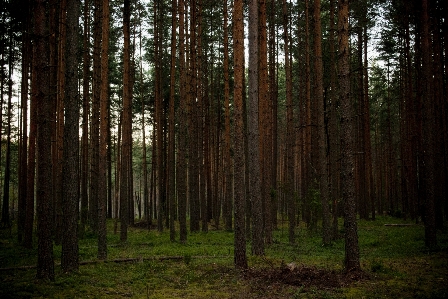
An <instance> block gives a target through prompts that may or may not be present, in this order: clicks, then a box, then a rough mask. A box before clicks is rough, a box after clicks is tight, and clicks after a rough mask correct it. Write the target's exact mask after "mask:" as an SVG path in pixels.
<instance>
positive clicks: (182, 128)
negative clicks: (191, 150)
mask: <svg viewBox="0 0 448 299" xmlns="http://www.w3.org/2000/svg"><path fill="white" fill-rule="evenodd" d="M184 6H185V2H184V0H179V2H178V11H179V73H180V86H179V96H180V105H179V109H178V113H179V116H178V118H179V133H178V134H177V137H178V144H179V145H178V146H179V151H178V164H177V172H178V174H177V177H176V179H177V189H178V202H179V209H178V211H179V239H180V242H181V243H183V244H184V243H186V242H187V159H186V152H187V151H188V148H187V146H188V144H187V143H188V141H187V136H188V127H187V114H186V112H187V111H186V110H187V101H186V83H187V79H186V67H185V23H184V20H185V15H184V14H185V9H184Z"/></svg>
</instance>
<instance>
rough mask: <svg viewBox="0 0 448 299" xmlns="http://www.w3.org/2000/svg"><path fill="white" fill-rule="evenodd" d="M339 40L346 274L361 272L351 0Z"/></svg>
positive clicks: (342, 12) (342, 10) (341, 16)
mask: <svg viewBox="0 0 448 299" xmlns="http://www.w3.org/2000/svg"><path fill="white" fill-rule="evenodd" d="M338 8H339V9H338V35H339V36H338V39H339V52H338V55H339V60H338V67H339V74H338V77H339V102H340V105H341V132H342V134H341V185H342V198H343V200H344V227H345V261H344V265H345V271H347V272H350V271H356V270H359V269H360V264H359V245H358V229H357V223H356V202H355V185H354V176H353V169H354V156H353V155H354V144H353V112H352V103H351V100H350V65H349V58H350V52H349V48H348V37H349V32H348V29H349V25H348V18H349V9H348V0H339V5H338Z"/></svg>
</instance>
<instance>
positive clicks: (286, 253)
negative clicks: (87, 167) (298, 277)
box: [0, 217, 448, 298]
mask: <svg viewBox="0 0 448 299" xmlns="http://www.w3.org/2000/svg"><path fill="white" fill-rule="evenodd" d="M341 220H342V219H341ZM389 223H394V224H404V223H408V222H406V221H405V220H403V219H396V218H392V217H379V218H378V219H377V221H374V222H373V221H364V220H361V221H359V242H360V250H361V252H360V253H361V264H362V268H363V270H364V271H365V272H366V274H367V276H368V277H369V278H368V279H366V280H361V281H359V282H356V283H350V284H347V285H344V286H343V287H342V288H339V289H327V288H325V289H323V288H319V287H304V286H300V285H297V286H292V285H287V284H283V283H279V282H277V283H275V284H272V283H271V282H269V281H265V282H261V283H262V284H263V285H266V286H267V287H268V286H269V287H268V288H266V289H258V288H257V287H254V286H253V283H254V281H253V280H251V279H249V278H248V277H247V275H244V276H242V274H241V273H240V272H238V271H236V270H235V269H234V266H233V233H230V232H226V231H214V230H210V231H209V232H208V233H194V234H190V235H189V238H188V243H187V244H181V243H179V242H171V241H170V239H169V232H168V231H167V232H164V233H158V232H156V231H149V232H148V231H147V230H142V229H137V228H131V229H130V231H129V234H128V237H129V238H128V242H127V243H126V244H121V243H120V241H119V235H114V234H112V233H110V234H109V235H108V245H109V246H108V262H100V261H97V260H96V252H97V248H96V245H97V239H96V236H94V235H92V234H87V235H86V238H85V239H82V240H80V242H79V247H80V260H81V261H92V262H94V263H90V264H85V265H81V266H80V270H79V272H78V273H76V274H73V275H65V274H63V273H61V271H60V266H58V265H57V266H56V281H55V282H39V281H36V280H35V269H16V270H0V278H1V279H0V297H1V298H17V297H45V298H61V297H64V298H69V297H70V298H75V297H79V298H81V297H82V298H85V297H93V298H123V297H130V298H179V297H182V298H210V297H213V298H272V296H274V294H275V296H276V298H360V297H362V296H364V297H365V298H384V297H387V298H445V297H446V296H447V288H446V286H445V284H444V283H443V280H444V279H446V277H448V270H447V269H448V253H447V249H448V234H446V233H444V234H442V233H441V234H439V236H438V239H439V241H440V243H439V244H440V247H441V251H439V252H428V251H427V249H426V248H425V246H424V227H423V226H422V225H411V226H402V227H400V226H384V224H389ZM279 227H280V229H279V230H277V231H275V232H274V242H273V244H271V245H269V246H267V248H266V255H265V256H263V257H255V256H252V257H249V265H250V267H251V268H252V269H281V268H282V267H284V265H287V264H289V263H292V262H294V263H295V264H297V265H304V266H307V267H313V266H314V267H317V268H319V269H327V270H329V271H336V273H340V272H341V271H342V267H343V259H344V242H343V239H339V240H336V241H334V242H333V244H332V245H330V246H325V247H324V246H322V239H321V235H320V232H319V231H310V230H308V229H307V228H306V227H305V226H304V224H303V223H301V225H300V227H299V234H298V239H297V242H296V244H295V245H291V244H289V241H288V235H287V234H286V233H285V232H284V231H285V228H287V222H285V223H279ZM108 228H109V232H112V231H113V229H112V228H113V222H112V221H109V222H108ZM14 235H15V231H14V230H13V234H12V236H10V235H9V233H6V232H5V231H0V268H7V267H17V266H25V265H34V264H35V263H36V256H37V252H36V250H26V249H24V248H22V247H21V246H19V244H17V242H16V241H15V239H16V238H14V237H15V236H14ZM248 246H250V244H249V245H248ZM54 252H55V260H56V263H58V262H59V261H60V257H61V248H60V246H56V247H55V250H54ZM248 252H250V250H248ZM174 257H175V258H174ZM126 258H135V260H133V261H132V262H113V261H114V260H123V259H126ZM282 265H283V266H282ZM257 283H260V282H257ZM257 285H258V284H257ZM267 290H269V291H267ZM270 292H272V293H270Z"/></svg>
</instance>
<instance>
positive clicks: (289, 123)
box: [283, 0, 296, 244]
mask: <svg viewBox="0 0 448 299" xmlns="http://www.w3.org/2000/svg"><path fill="white" fill-rule="evenodd" d="M288 19H289V14H288V11H287V6H286V0H283V34H284V43H285V44H284V47H285V76H286V161H285V163H286V164H285V165H286V169H285V171H286V178H285V188H286V196H287V199H288V203H287V205H288V220H289V243H291V244H292V243H294V242H295V227H296V201H295V195H294V189H295V188H294V143H295V141H294V140H295V138H294V107H293V102H292V81H291V80H292V72H291V63H290V55H289V34H288V30H289V29H288V28H289V27H288Z"/></svg>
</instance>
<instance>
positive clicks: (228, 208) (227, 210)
mask: <svg viewBox="0 0 448 299" xmlns="http://www.w3.org/2000/svg"><path fill="white" fill-rule="evenodd" d="M227 17H228V13H227V0H224V25H223V27H224V29H223V30H224V64H223V67H224V109H225V110H224V118H225V125H224V165H225V166H224V171H225V179H224V181H225V186H226V187H225V192H224V196H225V198H224V221H225V227H226V230H227V231H231V230H232V214H233V213H232V212H233V190H232V188H233V181H232V179H233V175H232V169H233V168H232V160H231V158H230V100H229V98H230V91H229V38H228V24H227Z"/></svg>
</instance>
